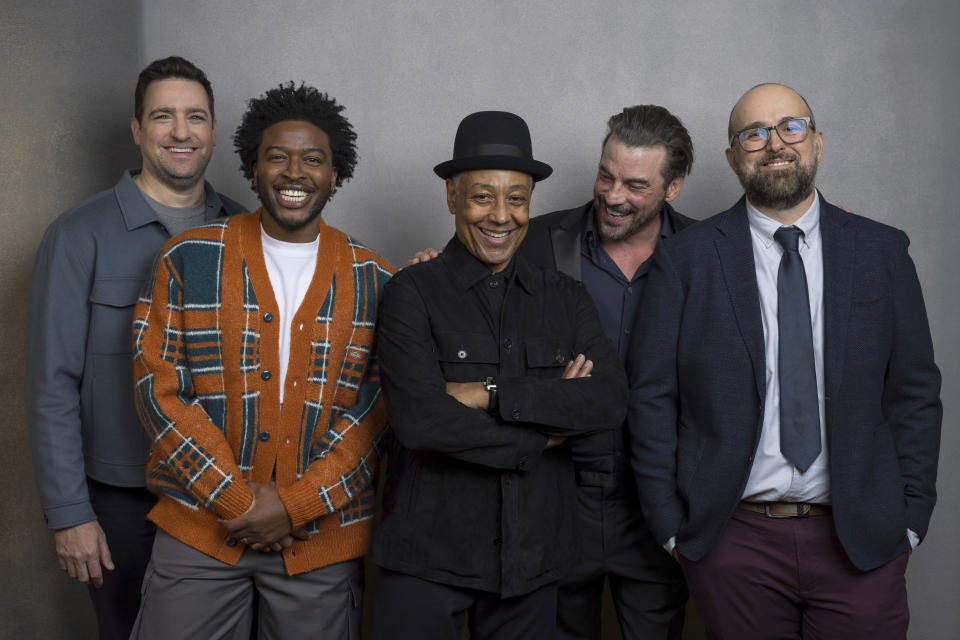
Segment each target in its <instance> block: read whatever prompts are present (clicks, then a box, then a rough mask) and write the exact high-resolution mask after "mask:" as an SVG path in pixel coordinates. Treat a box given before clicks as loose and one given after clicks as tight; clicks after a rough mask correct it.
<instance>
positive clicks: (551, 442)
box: [544, 436, 567, 449]
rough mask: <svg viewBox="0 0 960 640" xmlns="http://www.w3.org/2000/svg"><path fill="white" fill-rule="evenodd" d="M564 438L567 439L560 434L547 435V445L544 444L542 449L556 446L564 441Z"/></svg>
mask: <svg viewBox="0 0 960 640" xmlns="http://www.w3.org/2000/svg"><path fill="white" fill-rule="evenodd" d="M566 440H567V439H566V438H564V437H562V436H547V446H545V447H544V449H553V448H554V447H558V446H560V445H561V444H563V443H564V442H566Z"/></svg>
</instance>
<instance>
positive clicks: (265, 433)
mask: <svg viewBox="0 0 960 640" xmlns="http://www.w3.org/2000/svg"><path fill="white" fill-rule="evenodd" d="M257 437H258V438H260V439H261V440H263V441H264V442H266V441H267V440H269V439H270V432H268V431H261V432H260V435H259V436H257Z"/></svg>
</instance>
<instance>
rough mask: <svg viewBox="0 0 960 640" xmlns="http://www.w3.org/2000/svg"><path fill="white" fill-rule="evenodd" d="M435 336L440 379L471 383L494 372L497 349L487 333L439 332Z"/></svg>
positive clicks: (498, 355)
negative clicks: (441, 376)
mask: <svg viewBox="0 0 960 640" xmlns="http://www.w3.org/2000/svg"><path fill="white" fill-rule="evenodd" d="M435 338H436V347H437V360H438V361H439V362H440V368H441V369H442V370H443V378H444V380H446V381H448V382H475V381H477V380H479V379H481V378H484V377H486V376H493V375H496V374H497V370H498V368H499V364H500V350H499V349H498V348H497V342H496V340H494V338H493V336H491V335H490V334H488V333H468V332H460V331H440V332H437V334H436V336H435Z"/></svg>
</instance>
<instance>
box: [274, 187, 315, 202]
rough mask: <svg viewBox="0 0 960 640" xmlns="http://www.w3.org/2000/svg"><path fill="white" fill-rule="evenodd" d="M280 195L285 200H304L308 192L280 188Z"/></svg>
mask: <svg viewBox="0 0 960 640" xmlns="http://www.w3.org/2000/svg"><path fill="white" fill-rule="evenodd" d="M280 195H281V196H283V197H284V198H286V199H287V200H294V201H298V202H299V201H300V200H306V199H307V195H309V194H307V192H306V191H304V190H302V189H280Z"/></svg>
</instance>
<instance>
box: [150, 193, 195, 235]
mask: <svg viewBox="0 0 960 640" xmlns="http://www.w3.org/2000/svg"><path fill="white" fill-rule="evenodd" d="M140 193H143V190H142V189H141V190H140ZM143 198H144V200H146V201H147V204H149V205H150V208H151V209H153V210H154V212H155V213H156V214H157V217H158V218H160V222H162V223H163V226H164V227H166V228H167V231H169V232H170V236H171V237H173V236H175V235H178V234H180V233H183V232H184V231H188V230H190V229H193V228H194V227H199V226H200V225H201V224H203V213H204V210H205V209H206V205H205V203H204V201H203V200H202V199H201V200H200V202H198V203H197V204H194V205H191V206H189V207H169V206H167V205H165V204H163V203H162V202H157V201H156V200H154V199H153V198H151V197H150V196H148V195H147V194H145V193H143Z"/></svg>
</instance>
